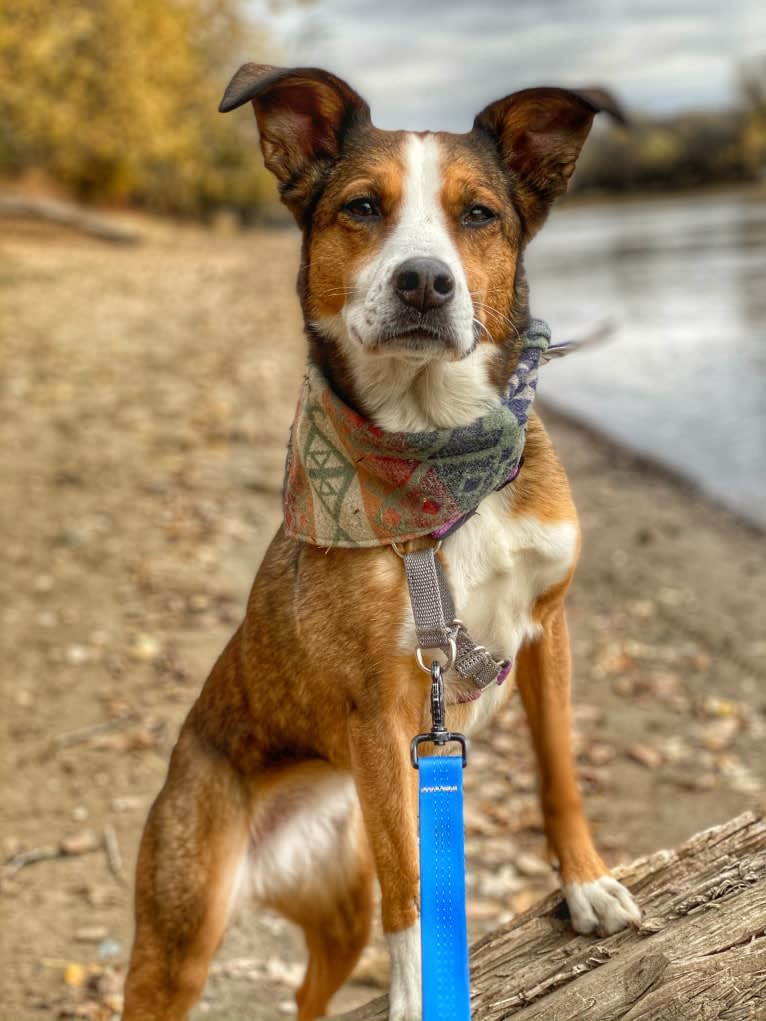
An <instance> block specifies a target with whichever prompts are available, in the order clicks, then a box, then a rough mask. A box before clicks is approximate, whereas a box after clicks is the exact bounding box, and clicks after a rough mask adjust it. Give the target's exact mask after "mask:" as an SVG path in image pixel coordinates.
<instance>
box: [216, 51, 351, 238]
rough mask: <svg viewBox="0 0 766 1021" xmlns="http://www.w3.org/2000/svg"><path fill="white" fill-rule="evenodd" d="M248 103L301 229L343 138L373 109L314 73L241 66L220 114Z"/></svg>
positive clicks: (325, 74) (343, 86)
mask: <svg viewBox="0 0 766 1021" xmlns="http://www.w3.org/2000/svg"><path fill="white" fill-rule="evenodd" d="M248 100H249V101H250V102H251V103H252V104H253V109H254V110H255V117H256V120H257V121H258V131H259V133H260V140H261V149H262V151H263V159H264V162H265V164H266V166H267V168H268V169H269V170H270V171H271V172H272V173H273V174H274V176H275V177H276V179H277V181H278V182H279V190H280V194H281V196H282V200H283V201H284V203H285V204H286V205H287V206H288V207H289V208H290V209H291V210H292V212H293V213H294V215H295V217H296V219H297V220H298V222H299V223H300V221H301V214H302V212H303V210H304V209H305V205H306V203H307V202H308V200H309V198H310V197H311V194H312V192H313V190H314V185H315V183H316V182H317V181H318V180H319V177H320V176H321V173H322V171H323V169H324V168H325V167H326V166H327V164H328V162H331V161H332V160H334V159H336V158H337V157H338V155H339V153H340V150H341V145H342V141H343V136H344V134H345V133H346V131H348V129H349V127H351V125H352V124H354V123H362V122H367V123H369V120H370V108H369V107H368V105H367V103H365V101H364V100H363V99H362V98H361V96H359V95H357V93H356V92H354V90H353V89H352V88H351V87H350V86H349V85H347V84H346V83H345V82H344V81H341V79H340V78H336V77H335V75H332V74H329V73H328V72H327V71H320V70H318V69H317V68H312V67H309V68H280V67H270V66H268V65H266V64H243V65H242V67H241V68H240V69H239V71H237V73H236V74H235V75H234V77H233V78H232V80H231V81H230V82H229V84H228V86H227V87H226V91H225V92H224V95H223V99H222V100H221V105H220V106H219V108H218V109H219V110H220V111H221V113H228V112H229V110H235V109H236V108H237V107H238V106H242V104H243V103H246V102H248Z"/></svg>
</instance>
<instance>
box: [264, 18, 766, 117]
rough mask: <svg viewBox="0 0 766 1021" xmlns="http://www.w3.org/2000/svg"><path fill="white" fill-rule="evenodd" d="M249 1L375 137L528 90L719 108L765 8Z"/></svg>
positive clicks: (757, 43)
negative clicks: (358, 107) (606, 93)
mask: <svg viewBox="0 0 766 1021" xmlns="http://www.w3.org/2000/svg"><path fill="white" fill-rule="evenodd" d="M249 6H250V8H251V9H252V10H253V12H254V14H255V15H256V17H258V18H259V20H261V21H263V22H265V23H266V25H267V26H268V28H269V30H270V34H271V38H272V40H273V43H274V51H275V53H276V54H277V55H278V59H279V61H280V63H283V64H285V65H289V66H299V65H302V66H315V67H324V68H326V69H327V70H330V71H333V72H334V73H335V74H338V75H340V77H342V78H345V79H346V80H347V81H348V82H349V84H351V85H353V86H354V88H356V90H357V91H358V92H360V93H361V94H362V95H363V96H364V98H365V99H366V100H367V101H368V102H369V103H370V106H371V107H372V113H373V120H374V121H375V123H376V124H377V125H378V126H379V127H382V128H405V129H425V128H428V129H431V130H451V131H466V130H468V129H469V128H470V126H471V123H472V121H473V117H474V115H475V114H476V113H477V112H478V111H479V110H480V109H482V107H483V106H485V105H486V104H487V103H488V102H490V101H491V100H494V99H498V98H499V97H501V96H504V95H507V94H508V93H509V92H513V91H515V90H516V89H519V88H525V87H527V86H530V85H563V86H573V87H576V86H580V87H587V86H594V85H603V86H607V87H608V88H610V89H612V90H613V91H614V92H615V93H616V94H617V96H618V97H619V99H620V100H621V102H622V103H623V104H624V106H625V107H626V109H629V110H645V111H647V112H650V113H670V112H674V111H677V110H683V109H693V108H704V107H716V108H720V107H726V106H731V105H732V104H733V102H734V101H735V97H736V83H737V67H738V66H739V65H740V64H741V62H742V61H743V60H745V59H752V58H754V57H758V56H760V57H761V58H762V59H764V60H766V2H765V0H695V2H690V0H633V2H627V0H612V2H609V0H569V2H567V0H536V2H535V0H509V2H506V3H503V2H501V0H495V2H492V0H476V2H474V3H470V2H462V3H461V2H457V0H424V2H420V3H418V2H416V0H377V2H374V3H370V2H364V0H314V2H313V3H303V4H300V3H293V4H290V3H284V2H283V3H279V4H278V5H276V7H275V5H274V0H271V2H269V0H250V3H249ZM252 56H253V59H255V60H259V59H263V55H259V54H253V55H252ZM273 60H274V54H271V55H270V56H269V62H273Z"/></svg>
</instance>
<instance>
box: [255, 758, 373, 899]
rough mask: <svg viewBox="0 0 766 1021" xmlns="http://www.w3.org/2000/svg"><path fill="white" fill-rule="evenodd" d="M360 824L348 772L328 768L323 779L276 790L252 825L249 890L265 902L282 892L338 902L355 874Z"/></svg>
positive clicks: (266, 798)
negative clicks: (340, 894)
mask: <svg viewBox="0 0 766 1021" xmlns="http://www.w3.org/2000/svg"><path fill="white" fill-rule="evenodd" d="M272 815H273V816H274V817H275V818H276V822H274V823H272V822H270V819H271V817H272ZM360 825H361V809H360V807H359V801H358V799H357V796H356V787H355V786H354V781H353V779H352V778H351V775H350V774H348V773H344V772H341V771H339V770H335V769H332V768H331V767H329V766H328V767H327V772H326V774H325V775H324V776H321V777H314V778H312V779H311V780H310V781H308V782H306V783H300V782H298V783H296V784H290V785H289V787H287V788H284V787H281V786H279V787H277V788H276V789H275V791H274V793H273V794H270V795H267V796H266V797H265V799H264V801H263V802H262V803H261V804H260V805H259V806H258V808H257V810H256V814H255V817H254V818H253V820H252V823H251V831H252V844H251V850H250V854H249V866H250V868H249V877H248V878H249V892H250V893H251V895H252V896H254V897H255V899H256V900H259V901H262V902H264V903H268V902H269V901H271V900H273V899H274V898H275V897H276V898H278V897H280V895H283V894H288V895H290V896H298V897H300V896H301V895H303V894H306V895H310V896H312V897H315V898H321V897H322V896H323V895H326V896H327V897H328V898H334V897H335V896H336V895H337V892H338V890H341V889H343V887H344V886H346V885H347V883H348V882H349V879H350V877H351V876H352V875H353V874H354V871H355V857H356V841H357V837H358V827H359V826H360Z"/></svg>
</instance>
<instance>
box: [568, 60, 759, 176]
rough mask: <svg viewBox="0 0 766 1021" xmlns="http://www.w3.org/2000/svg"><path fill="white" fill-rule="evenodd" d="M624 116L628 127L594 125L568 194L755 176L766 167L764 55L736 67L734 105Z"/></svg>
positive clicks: (630, 112) (633, 113)
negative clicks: (628, 120)
mask: <svg viewBox="0 0 766 1021" xmlns="http://www.w3.org/2000/svg"><path fill="white" fill-rule="evenodd" d="M629 116H630V118H631V124H630V128H629V129H628V130H622V131H616V130H604V127H603V124H599V123H598V122H597V124H596V127H595V129H594V134H593V139H592V142H591V144H590V145H588V146H586V148H585V150H584V152H583V154H582V157H581V159H580V162H579V164H578V167H577V173H576V175H575V178H574V181H573V191H580V192H606V193H620V192H633V191H639V192H645V191H672V190H674V189H689V188H697V187H708V186H714V185H723V184H737V183H741V182H746V181H756V180H759V179H761V178H762V176H763V173H764V167H766V57H764V58H761V59H758V60H752V61H749V62H747V63H746V64H744V65H743V66H742V67H741V68H740V70H739V89H738V101H737V105H736V107H735V108H734V109H731V110H725V109H724V110H715V111H706V110H693V111H689V112H686V113H681V114H675V115H673V116H669V117H665V118H662V119H657V118H654V119H652V118H647V117H642V116H641V114H640V113H636V112H632V111H629Z"/></svg>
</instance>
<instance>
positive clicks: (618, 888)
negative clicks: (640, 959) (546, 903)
mask: <svg viewBox="0 0 766 1021" xmlns="http://www.w3.org/2000/svg"><path fill="white" fill-rule="evenodd" d="M564 896H565V897H566V901H567V906H568V907H569V914H570V916H571V919H572V928H573V929H574V930H575V932H582V933H588V932H595V933H597V934H598V935H599V936H610V935H611V934H612V933H613V932H619V931H620V929H626V928H627V927H628V926H629V925H638V924H639V923H640V922H641V908H640V907H639V906H638V904H637V903H636V900H635V898H634V896H633V894H632V893H631V892H630V891H629V890H626V889H625V887H624V886H623V885H622V883H618V882H617V880H616V879H613V878H612V877H611V876H601V878H600V879H595V880H594V881H593V882H591V883H567V884H565V885H564Z"/></svg>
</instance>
